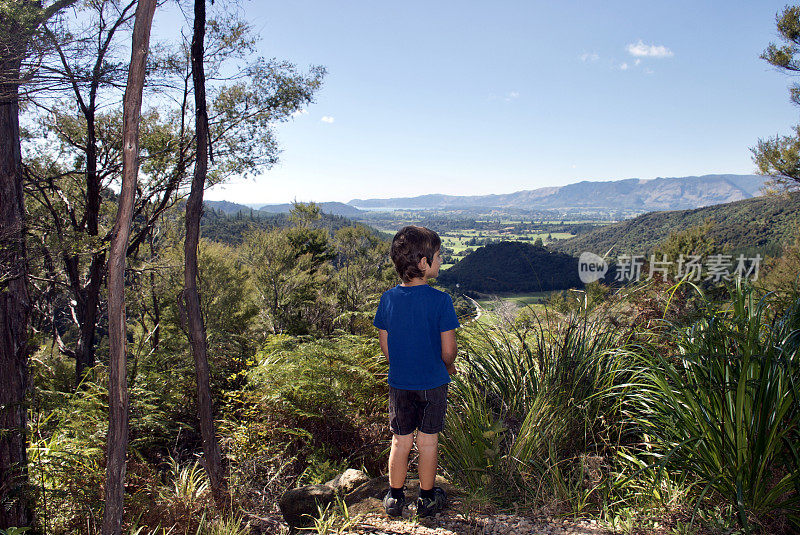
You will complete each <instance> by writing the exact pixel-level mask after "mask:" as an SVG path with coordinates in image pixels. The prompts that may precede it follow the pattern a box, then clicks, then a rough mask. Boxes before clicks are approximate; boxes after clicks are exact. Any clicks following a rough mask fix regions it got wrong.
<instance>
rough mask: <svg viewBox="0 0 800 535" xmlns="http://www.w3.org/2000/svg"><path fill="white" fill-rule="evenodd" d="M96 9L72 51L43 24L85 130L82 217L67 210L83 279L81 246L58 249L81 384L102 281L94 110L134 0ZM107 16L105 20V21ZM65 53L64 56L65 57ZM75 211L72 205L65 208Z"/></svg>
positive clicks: (111, 80) (111, 74)
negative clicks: (79, 239) (84, 239)
mask: <svg viewBox="0 0 800 535" xmlns="http://www.w3.org/2000/svg"><path fill="white" fill-rule="evenodd" d="M90 5H91V7H92V8H93V9H95V10H97V11H98V16H97V20H96V21H92V22H93V23H94V24H96V26H97V28H96V30H94V31H92V32H90V33H89V35H88V38H85V39H81V40H75V41H76V42H78V43H81V45H82V46H78V47H76V49H75V50H74V53H73V54H69V52H70V51H69V50H65V48H66V47H65V46H63V45H62V44H61V43H60V42H59V40H58V39H57V37H56V35H55V34H54V33H53V32H52V31H50V30H49V29H48V31H47V34H48V37H49V38H50V41H51V43H52V45H53V48H54V50H55V51H56V53H57V57H58V61H59V63H60V69H57V70H55V71H56V72H54V73H53V74H52V75H53V76H56V77H58V78H60V79H62V80H64V82H65V83H66V84H67V85H68V87H69V88H70V89H71V90H72V92H73V93H74V95H73V96H74V97H75V100H76V101H77V104H78V113H79V114H80V115H81V116H82V118H83V121H84V122H85V132H84V136H83V138H84V139H83V140H82V141H83V142H82V143H81V144H80V149H81V151H82V152H83V156H84V158H83V162H84V167H85V170H84V177H85V203H84V207H85V208H84V213H83V215H82V216H77V217H76V216H75V214H73V215H72V217H70V218H69V219H68V221H70V222H73V223H75V225H74V226H75V228H74V229H73V230H74V231H75V232H76V233H85V234H86V235H87V236H88V237H89V243H90V244H92V247H91V249H92V252H91V262H90V266H89V269H88V274H87V277H86V280H85V281H84V280H81V273H80V272H81V269H80V257H81V256H84V252H83V251H75V250H74V249H73V250H67V251H64V252H63V259H64V264H65V267H66V273H67V274H68V276H69V285H70V288H71V290H72V293H73V296H74V299H75V303H76V307H77V314H76V316H77V318H78V324H79V325H78V327H79V330H80V334H79V336H78V339H77V342H76V345H75V348H74V349H72V350H66V351H65V352H67V353H68V354H71V356H72V357H73V358H75V381H76V384H78V383H80V381H81V380H82V379H83V374H84V370H85V369H86V368H87V367H91V366H94V360H95V358H94V342H95V330H96V325H97V313H98V306H99V302H100V286H101V284H102V280H103V272H104V267H105V258H106V250H105V248H104V247H101V246H100V245H99V241H98V239H97V238H98V234H99V223H100V204H101V189H102V179H103V176H104V175H107V174H108V171H109V170H105V171H106V172H105V173H104V172H103V171H104V170H103V169H99V168H98V164H99V161H98V160H99V158H100V154H99V149H98V133H97V118H98V117H97V113H98V105H99V104H100V102H98V100H99V98H100V91H101V90H102V89H103V87H104V86H113V85H114V84H115V83H116V76H115V71H121V69H120V68H119V66H118V65H115V64H114V63H113V62H112V61H110V58H109V57H108V55H109V52H110V50H111V47H112V43H113V42H114V38H115V35H116V33H117V31H118V30H120V29H121V28H123V27H124V25H125V24H126V23H127V22H128V21H129V20H130V18H131V17H132V16H133V8H134V7H135V6H136V0H132V1H130V2H129V3H127V4H126V5H123V6H120V5H119V4H118V3H117V2H110V1H108V0H104V1H101V2H96V3H94V4H90ZM109 17H110V20H109ZM68 54H69V56H68ZM69 209H70V210H73V211H74V208H69Z"/></svg>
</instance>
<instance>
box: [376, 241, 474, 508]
mask: <svg viewBox="0 0 800 535" xmlns="http://www.w3.org/2000/svg"><path fill="white" fill-rule="evenodd" d="M441 244H442V242H441V239H440V238H439V236H438V235H437V234H436V233H435V232H433V231H432V230H430V229H427V228H425V227H416V226H407V227H403V228H402V229H400V231H398V233H397V234H396V235H395V237H394V239H393V240H392V248H391V257H392V262H394V266H395V268H396V269H397V273H398V274H399V275H400V278H401V279H402V281H403V282H402V284H399V285H397V286H395V287H394V288H392V289H391V290H387V291H386V292H384V294H383V295H382V296H381V301H380V304H379V305H378V311H377V312H376V314H375V321H374V322H373V324H374V325H375V327H377V328H378V330H379V340H380V344H381V350H382V351H383V354H384V355H386V358H387V359H388V360H389V426H390V428H391V431H392V449H391V451H390V453H389V486H390V489H389V491H388V492H387V493H386V497H385V498H384V499H383V506H384V509H385V510H386V513H387V514H388V515H390V516H400V515H401V514H402V512H403V506H404V505H405V495H404V493H403V487H404V484H405V480H406V472H407V470H408V455H409V453H410V452H411V446H412V444H413V442H414V431H415V430H416V431H417V439H416V442H417V450H418V451H419V463H418V464H419V470H418V471H419V483H420V494H419V498H418V499H417V514H418V515H419V516H432V515H435V514H436V513H438V512H439V511H441V510H442V509H443V508H444V506H445V504H446V502H447V495H446V494H445V492H444V490H443V489H442V488H440V487H434V485H433V484H434V481H435V479H436V464H437V457H438V446H439V432H440V431H441V430H442V429H443V428H444V415H445V409H446V407H447V384H448V383H449V382H450V373H453V372H455V367H454V366H453V362H454V361H455V358H456V336H455V329H456V328H457V327H459V326H460V325H459V323H458V317H457V316H456V312H455V310H454V309H453V301H452V299H450V296H449V295H447V294H446V293H444V292H442V291H439V290H436V289H434V288H432V287H431V286H428V279H432V278H435V277H436V276H437V275H438V273H439V266H441V264H442V257H441V254H440V248H441Z"/></svg>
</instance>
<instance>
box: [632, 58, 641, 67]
mask: <svg viewBox="0 0 800 535" xmlns="http://www.w3.org/2000/svg"><path fill="white" fill-rule="evenodd" d="M641 62H642V60H640V59H639V58H636V61H634V62H633V64H634V65H636V66H638V65H639V64H640V63H641Z"/></svg>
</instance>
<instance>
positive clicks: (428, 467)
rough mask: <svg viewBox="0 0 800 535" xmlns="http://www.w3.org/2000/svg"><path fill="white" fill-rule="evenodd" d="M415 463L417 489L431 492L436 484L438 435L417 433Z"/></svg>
mask: <svg viewBox="0 0 800 535" xmlns="http://www.w3.org/2000/svg"><path fill="white" fill-rule="evenodd" d="M417 451H419V459H418V461H417V464H418V470H419V488H420V489H422V490H431V489H432V488H433V484H434V483H435V482H436V464H437V460H438V456H439V433H434V434H429V433H423V432H421V431H417Z"/></svg>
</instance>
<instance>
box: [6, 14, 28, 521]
mask: <svg viewBox="0 0 800 535" xmlns="http://www.w3.org/2000/svg"><path fill="white" fill-rule="evenodd" d="M0 21H2V17H0ZM23 50H24V46H22V45H18V49H17V50H13V49H12V51H11V52H10V53H9V51H7V50H4V51H3V52H4V57H2V58H0V504H1V505H0V529H5V528H8V527H11V526H20V527H22V526H30V524H31V520H32V516H31V507H30V502H29V498H28V492H27V490H28V489H27V484H28V469H27V467H28V458H27V455H26V451H25V447H26V439H25V434H26V426H27V414H26V408H25V404H24V401H25V392H26V390H27V387H28V340H27V328H28V315H29V313H30V310H29V308H30V307H29V302H28V286H27V280H26V277H27V265H26V258H25V231H24V214H25V207H24V204H23V196H22V157H21V153H20V139H19V96H18V95H19V92H18V87H17V83H16V81H17V80H18V79H19V72H20V59H21V55H22V52H23ZM5 53H8V55H5Z"/></svg>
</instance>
